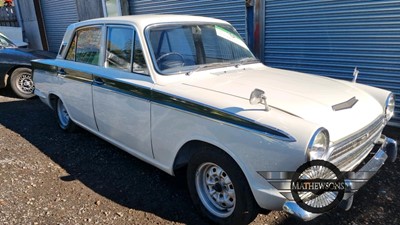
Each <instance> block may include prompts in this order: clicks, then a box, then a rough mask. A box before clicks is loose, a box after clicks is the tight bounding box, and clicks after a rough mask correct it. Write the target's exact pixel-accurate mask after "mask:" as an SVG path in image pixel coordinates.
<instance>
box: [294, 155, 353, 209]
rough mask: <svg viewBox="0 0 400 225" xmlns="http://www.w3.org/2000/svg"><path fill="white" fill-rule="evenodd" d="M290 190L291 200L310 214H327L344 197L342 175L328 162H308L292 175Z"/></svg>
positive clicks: (344, 186)
mask: <svg viewBox="0 0 400 225" xmlns="http://www.w3.org/2000/svg"><path fill="white" fill-rule="evenodd" d="M290 189H291V193H292V196H293V199H294V200H295V201H296V203H297V204H298V205H299V206H300V207H301V208H303V209H304V210H306V211H308V212H312V213H324V212H328V211H329V210H331V209H333V208H335V207H336V206H337V205H338V204H339V203H340V202H341V201H342V199H343V197H344V194H345V189H346V185H345V181H344V173H341V172H340V170H339V169H338V168H337V167H336V166H335V165H333V164H332V163H330V162H328V161H324V160H313V161H309V162H306V163H304V164H303V165H301V166H300V167H299V168H298V169H297V170H296V172H295V173H294V174H293V177H292V180H291V185H290Z"/></svg>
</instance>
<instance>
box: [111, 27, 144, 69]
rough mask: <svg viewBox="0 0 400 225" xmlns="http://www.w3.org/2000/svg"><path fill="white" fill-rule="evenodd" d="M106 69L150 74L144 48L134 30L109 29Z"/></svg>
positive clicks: (126, 28)
mask: <svg viewBox="0 0 400 225" xmlns="http://www.w3.org/2000/svg"><path fill="white" fill-rule="evenodd" d="M132 49H133V51H132ZM105 67H108V68H115V69H120V70H124V71H129V72H131V71H132V72H135V73H142V74H148V72H147V66H146V62H145V59H144V55H143V51H142V46H141V44H140V40H139V38H138V36H137V32H135V31H134V29H133V28H130V27H117V26H115V27H108V31H107V49H106V60H105Z"/></svg>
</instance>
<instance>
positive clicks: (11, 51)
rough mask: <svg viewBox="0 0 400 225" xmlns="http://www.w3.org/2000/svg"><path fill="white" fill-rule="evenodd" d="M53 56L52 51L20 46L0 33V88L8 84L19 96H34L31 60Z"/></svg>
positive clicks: (54, 55)
mask: <svg viewBox="0 0 400 225" xmlns="http://www.w3.org/2000/svg"><path fill="white" fill-rule="evenodd" d="M55 57H56V54H54V53H50V52H45V51H40V50H32V49H28V48H20V47H19V46H17V45H16V44H15V43H14V42H12V41H11V40H10V39H8V38H7V37H6V36H4V35H2V34H1V33H0V88H4V87H6V86H8V85H9V86H10V87H11V89H12V90H13V91H14V93H15V94H16V95H17V96H18V97H20V98H31V97H33V96H35V95H34V93H33V89H34V84H33V80H32V71H31V60H33V59H48V58H55Z"/></svg>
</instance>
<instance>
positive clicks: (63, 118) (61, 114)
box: [57, 100, 69, 127]
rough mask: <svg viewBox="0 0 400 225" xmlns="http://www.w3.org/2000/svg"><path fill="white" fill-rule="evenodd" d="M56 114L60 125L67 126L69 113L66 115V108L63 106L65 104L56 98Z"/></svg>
mask: <svg viewBox="0 0 400 225" xmlns="http://www.w3.org/2000/svg"><path fill="white" fill-rule="evenodd" d="M57 114H58V118H59V120H60V123H61V126H62V127H66V126H68V123H69V115H68V112H67V109H66V108H65V106H64V104H63V102H62V101H61V100H58V104H57Z"/></svg>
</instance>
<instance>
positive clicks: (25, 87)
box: [17, 73, 35, 94]
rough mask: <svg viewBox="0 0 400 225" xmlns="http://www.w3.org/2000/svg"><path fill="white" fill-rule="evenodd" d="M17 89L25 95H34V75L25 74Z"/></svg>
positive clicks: (18, 81) (18, 82) (20, 78)
mask: <svg viewBox="0 0 400 225" xmlns="http://www.w3.org/2000/svg"><path fill="white" fill-rule="evenodd" d="M17 88H18V90H20V91H21V92H23V93H25V94H32V93H33V90H34V88H35V85H34V84H33V80H32V75H31V74H29V73H23V74H22V75H21V76H20V77H19V78H18V80H17Z"/></svg>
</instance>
